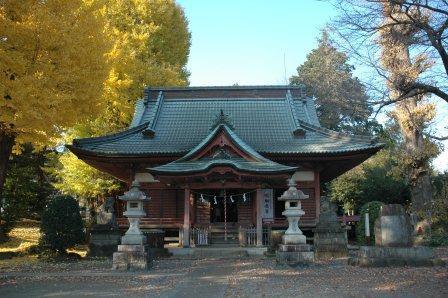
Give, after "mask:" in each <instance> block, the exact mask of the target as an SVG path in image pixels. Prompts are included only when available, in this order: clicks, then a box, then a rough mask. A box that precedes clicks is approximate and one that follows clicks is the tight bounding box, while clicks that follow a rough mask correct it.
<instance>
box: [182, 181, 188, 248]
mask: <svg viewBox="0 0 448 298" xmlns="http://www.w3.org/2000/svg"><path fill="white" fill-rule="evenodd" d="M183 229H184V232H183V237H182V238H183V244H182V246H183V247H190V188H185V195H184V226H183Z"/></svg>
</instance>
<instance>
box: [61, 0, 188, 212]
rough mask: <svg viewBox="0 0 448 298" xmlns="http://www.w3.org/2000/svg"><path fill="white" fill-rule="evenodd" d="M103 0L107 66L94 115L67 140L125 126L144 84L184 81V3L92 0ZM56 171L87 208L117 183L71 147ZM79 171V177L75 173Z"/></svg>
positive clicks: (68, 190) (181, 83)
mask: <svg viewBox="0 0 448 298" xmlns="http://www.w3.org/2000/svg"><path fill="white" fill-rule="evenodd" d="M95 1H97V3H98V4H101V5H103V6H102V7H101V8H100V10H99V11H100V13H101V14H102V15H103V16H104V18H105V20H106V24H105V29H104V32H105V34H107V36H108V39H109V40H111V41H112V42H113V45H112V47H111V49H110V51H109V52H108V53H107V58H108V62H109V65H110V70H109V73H108V77H107V79H106V81H105V84H104V85H105V88H104V92H103V94H102V101H103V103H104V104H105V109H104V110H103V111H102V113H101V114H100V115H98V117H96V118H95V119H92V120H91V121H88V122H86V123H83V124H81V125H76V126H75V127H73V128H72V129H71V131H70V132H69V134H67V136H66V138H65V140H66V141H67V142H69V143H70V142H71V141H72V139H73V138H84V137H91V136H99V135H105V134H108V133H113V132H117V131H120V130H123V129H125V128H126V126H127V125H128V124H129V122H130V121H131V117H132V113H133V108H134V103H135V101H136V100H137V99H138V98H141V97H142V96H143V91H144V87H145V86H185V85H187V84H188V72H187V71H186V64H187V61H188V54H189V49H190V38H191V37H190V32H189V31H188V22H187V19H186V17H185V15H184V12H183V9H182V8H181V7H180V6H179V5H177V4H176V3H175V2H174V1H172V0H95ZM59 162H60V165H59V168H58V170H56V171H54V173H55V174H56V177H57V179H58V181H59V182H58V183H57V184H55V186H56V188H58V189H59V190H61V191H63V192H65V193H68V194H72V195H76V196H77V197H78V198H79V199H80V201H81V203H83V204H85V205H87V206H88V207H89V209H92V208H95V205H97V204H98V203H99V202H101V198H104V197H105V196H107V195H111V194H113V193H114V192H116V191H117V189H118V188H119V186H120V184H119V183H118V181H117V180H115V179H114V178H113V177H111V176H110V175H106V174H104V173H101V172H99V171H98V170H96V169H94V168H92V167H91V166H89V165H87V164H86V163H84V162H83V161H82V160H79V159H78V158H77V157H76V156H74V155H73V154H71V153H70V152H64V153H63V155H62V156H61V157H60V158H59ZM81 174H82V176H83V177H82V178H79V175H81Z"/></svg>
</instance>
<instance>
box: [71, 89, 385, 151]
mask: <svg viewBox="0 0 448 298" xmlns="http://www.w3.org/2000/svg"><path fill="white" fill-rule="evenodd" d="M221 110H223V111H224V113H225V114H227V115H228V116H229V117H230V119H231V120H232V124H233V128H234V132H235V133H236V134H237V135H238V136H239V138H241V139H242V140H244V142H245V143H247V144H248V145H249V146H250V147H251V148H253V149H254V150H255V151H257V152H259V153H278V154H283V153H285V154H302V155H310V154H311V155H328V154H339V153H344V152H356V151H365V150H372V149H376V150H378V149H379V148H381V147H382V144H379V143H377V142H375V141H374V140H372V139H371V138H370V137H357V136H348V135H344V134H339V133H337V132H334V131H330V130H327V129H324V128H322V127H321V126H320V124H319V120H318V118H317V115H316V110H315V107H314V101H313V99H312V98H309V97H305V95H304V92H303V88H301V87H290V86H257V87H253V86H252V87H234V86H232V87H185V88H156V89H147V90H146V91H145V98H144V99H142V100H139V101H138V102H137V104H136V111H135V115H134V119H133V121H132V124H131V127H130V129H128V130H127V131H124V132H121V133H117V134H114V135H112V136H105V137H97V138H89V139H80V140H74V142H73V147H75V149H77V150H82V151H85V152H92V153H96V154H105V155H108V154H113V155H157V154H185V153H187V152H189V151H190V150H191V149H192V148H194V147H195V146H197V145H198V144H199V143H200V142H201V141H202V140H203V139H204V138H205V137H206V136H207V135H208V134H209V133H210V129H211V126H212V124H213V121H214V120H215V119H216V115H218V114H219V113H220V111H221ZM298 129H300V130H301V131H302V132H304V133H305V135H295V134H294V131H296V130H298ZM73 147H72V148H71V149H72V150H73Z"/></svg>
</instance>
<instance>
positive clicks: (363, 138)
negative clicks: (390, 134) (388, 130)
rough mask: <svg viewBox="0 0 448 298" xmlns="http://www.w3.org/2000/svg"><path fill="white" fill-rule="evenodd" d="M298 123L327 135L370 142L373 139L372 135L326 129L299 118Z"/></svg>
mask: <svg viewBox="0 0 448 298" xmlns="http://www.w3.org/2000/svg"><path fill="white" fill-rule="evenodd" d="M299 123H300V125H301V126H303V127H305V128H307V129H311V130H314V131H316V132H320V133H322V134H324V135H326V136H329V137H336V138H344V139H348V140H356V141H368V142H370V143H372V142H373V141H374V137H369V136H363V135H354V134H353V135H351V134H348V133H343V132H338V131H334V130H331V129H328V128H325V127H322V126H316V125H313V124H311V123H308V122H305V121H303V120H300V119H299Z"/></svg>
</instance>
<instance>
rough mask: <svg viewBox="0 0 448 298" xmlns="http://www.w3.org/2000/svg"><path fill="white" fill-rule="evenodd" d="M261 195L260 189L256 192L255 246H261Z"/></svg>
mask: <svg viewBox="0 0 448 298" xmlns="http://www.w3.org/2000/svg"><path fill="white" fill-rule="evenodd" d="M262 200H263V193H262V191H261V189H257V192H256V200H255V202H256V204H255V206H256V216H257V246H263V219H262V218H261V208H262V205H263V201H262Z"/></svg>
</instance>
